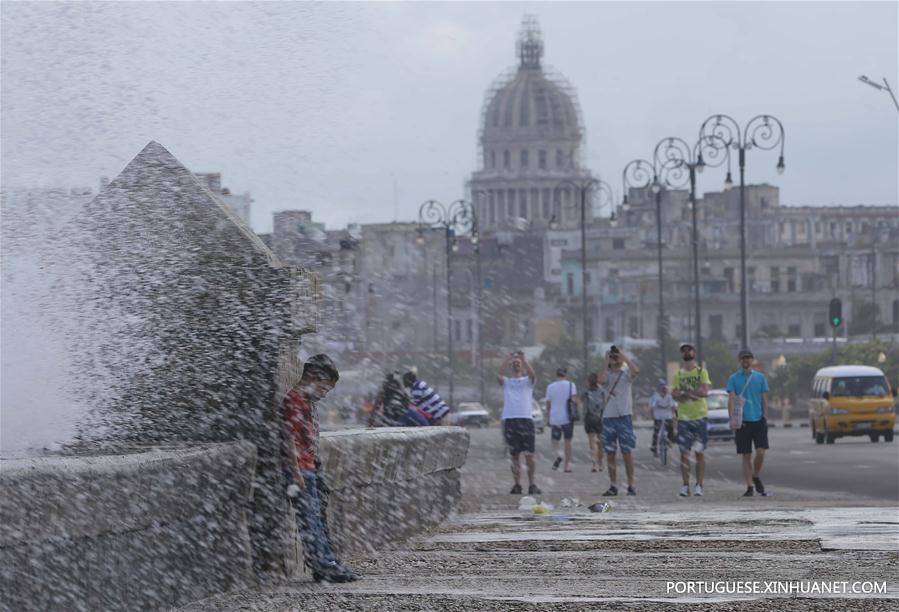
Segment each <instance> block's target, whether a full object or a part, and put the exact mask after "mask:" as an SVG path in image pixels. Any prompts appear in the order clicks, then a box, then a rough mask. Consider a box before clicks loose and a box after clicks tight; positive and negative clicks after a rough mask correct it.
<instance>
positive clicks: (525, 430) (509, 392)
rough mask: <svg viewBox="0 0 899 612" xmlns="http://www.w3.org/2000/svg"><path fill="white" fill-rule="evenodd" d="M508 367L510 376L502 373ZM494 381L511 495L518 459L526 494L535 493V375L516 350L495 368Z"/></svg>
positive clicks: (517, 480) (514, 491) (516, 490)
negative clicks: (499, 398)
mask: <svg viewBox="0 0 899 612" xmlns="http://www.w3.org/2000/svg"><path fill="white" fill-rule="evenodd" d="M509 367H511V369H512V372H511V376H506V375H505V372H506V368H509ZM496 380H497V382H498V383H499V384H500V385H501V386H502V388H503V415H502V419H503V439H504V440H505V442H506V446H507V447H509V454H510V455H512V478H513V479H514V481H515V485H514V486H513V487H512V490H511V491H509V493H510V494H511V495H521V462H520V457H521V455H522V454H524V462H525V464H526V465H527V470H528V494H529V495H539V494H540V493H541V491H540V489H539V488H538V487H537V485H536V484H534V472H535V471H536V465H535V459H534V418H533V414H532V412H531V410H532V408H531V403H532V402H533V398H534V383H535V382H536V380H537V376H536V375H535V374H534V368H532V367H531V366H530V364H529V363H528V362H527V359H525V358H524V353H522V352H521V351H516V352H514V353H512V354H511V355H509V356H508V357H507V358H506V360H505V361H504V362H503V364H502V365H501V366H500V368H499V373H498V374H497V376H496Z"/></svg>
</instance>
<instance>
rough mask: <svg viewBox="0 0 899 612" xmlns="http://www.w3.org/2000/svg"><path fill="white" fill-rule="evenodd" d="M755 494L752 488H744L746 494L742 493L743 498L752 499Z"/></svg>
mask: <svg viewBox="0 0 899 612" xmlns="http://www.w3.org/2000/svg"><path fill="white" fill-rule="evenodd" d="M753 495H755V493H754V492H753V490H752V487H746V492H745V493H743V497H752V496H753Z"/></svg>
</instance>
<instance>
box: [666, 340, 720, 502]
mask: <svg viewBox="0 0 899 612" xmlns="http://www.w3.org/2000/svg"><path fill="white" fill-rule="evenodd" d="M680 352H681V358H682V360H683V364H682V366H681V368H680V369H679V370H678V371H677V374H675V375H674V381H672V385H671V386H672V387H673V388H674V389H673V391H672V392H671V397H673V398H674V401H676V402H677V444H678V446H680V473H681V477H682V478H683V483H684V484H683V486H681V490H680V496H681V497H689V495H690V452H691V451H692V452H693V454H694V455H696V486H695V487H694V488H693V495H696V496H697V497H701V496H702V494H703V490H702V484H703V479H704V477H705V448H706V446H708V444H709V419H708V416H709V407H708V404H707V403H706V401H705V398H706V397H707V396H708V394H709V388H710V387H711V385H712V381H711V379H710V378H709V371H708V370H706V369H705V368H703V367H702V366H700V365H699V364H697V363H696V349H695V348H694V347H693V345H692V344H690V343H688V342H685V343H684V344H681V346H680Z"/></svg>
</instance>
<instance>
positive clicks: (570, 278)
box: [565, 272, 574, 295]
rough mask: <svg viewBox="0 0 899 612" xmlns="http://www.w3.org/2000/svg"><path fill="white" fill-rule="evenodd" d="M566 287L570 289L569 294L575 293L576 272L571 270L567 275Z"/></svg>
mask: <svg viewBox="0 0 899 612" xmlns="http://www.w3.org/2000/svg"><path fill="white" fill-rule="evenodd" d="M565 288H566V289H567V291H568V295H574V274H572V273H571V272H569V273H568V275H567V276H566V277H565Z"/></svg>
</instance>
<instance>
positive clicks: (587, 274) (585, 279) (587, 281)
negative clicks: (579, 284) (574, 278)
mask: <svg viewBox="0 0 899 612" xmlns="http://www.w3.org/2000/svg"><path fill="white" fill-rule="evenodd" d="M584 283H585V284H587V285H589V284H590V273H589V272H585V273H584Z"/></svg>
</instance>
